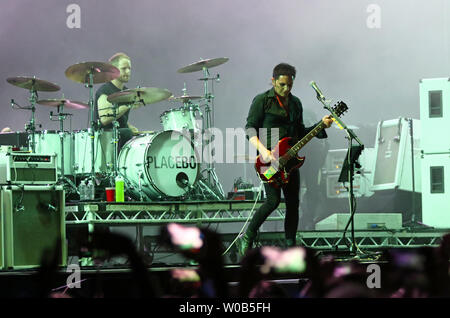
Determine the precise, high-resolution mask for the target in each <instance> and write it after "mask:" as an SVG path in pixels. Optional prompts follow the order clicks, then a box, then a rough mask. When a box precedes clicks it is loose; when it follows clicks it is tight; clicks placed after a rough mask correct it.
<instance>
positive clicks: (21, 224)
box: [0, 185, 67, 269]
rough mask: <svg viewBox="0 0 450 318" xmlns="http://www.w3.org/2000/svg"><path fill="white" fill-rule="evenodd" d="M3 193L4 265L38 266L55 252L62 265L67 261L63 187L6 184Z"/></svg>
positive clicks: (10, 267) (2, 249)
mask: <svg viewBox="0 0 450 318" xmlns="http://www.w3.org/2000/svg"><path fill="white" fill-rule="evenodd" d="M0 196H1V202H2V206H1V210H2V213H1V214H2V224H1V228H2V230H1V231H2V232H3V237H2V245H1V246H0V249H1V254H2V255H3V256H4V259H3V268H5V269H21V268H32V267H38V266H40V265H41V262H42V261H43V258H42V257H43V256H44V255H46V256H45V257H46V259H45V260H46V261H49V260H50V259H51V257H52V256H53V255H54V253H55V252H57V256H58V265H61V266H65V265H67V244H66V228H65V211H64V206H65V198H64V189H63V187H62V186H15V185H13V186H3V187H1V195H0ZM45 253H48V254H45Z"/></svg>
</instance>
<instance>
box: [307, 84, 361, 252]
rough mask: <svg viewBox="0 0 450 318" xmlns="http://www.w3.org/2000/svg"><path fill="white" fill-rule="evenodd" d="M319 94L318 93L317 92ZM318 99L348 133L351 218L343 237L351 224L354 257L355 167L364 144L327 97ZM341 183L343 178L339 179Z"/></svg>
mask: <svg viewBox="0 0 450 318" xmlns="http://www.w3.org/2000/svg"><path fill="white" fill-rule="evenodd" d="M316 92H317V91H316ZM317 99H318V100H319V101H320V102H321V103H322V104H323V106H324V108H325V109H327V110H328V111H329V112H330V113H331V115H332V116H333V119H334V121H336V123H337V124H338V125H339V126H340V127H341V128H342V129H344V130H345V131H346V133H347V137H346V138H347V139H348V144H349V146H348V151H347V154H348V155H347V158H346V163H347V167H348V174H347V179H348V181H349V202H350V218H349V220H348V223H347V225H346V227H345V229H344V233H343V237H345V232H346V231H347V229H348V226H349V225H350V224H351V246H350V253H351V254H352V255H356V254H357V247H356V243H355V226H354V215H355V212H356V209H355V205H354V204H353V203H354V200H355V197H354V189H353V177H354V174H355V165H356V164H357V162H356V161H357V159H358V157H359V154H361V151H362V150H363V149H364V144H363V143H362V142H361V140H359V138H358V136H356V134H355V133H354V132H353V130H352V129H350V128H348V127H347V125H346V124H345V123H344V122H343V121H342V120H341V119H340V118H339V116H337V115H336V113H335V112H334V111H333V109H332V108H331V107H330V102H331V100H326V99H325V97H324V96H323V95H322V94H319V93H318V92H317ZM354 140H355V141H356V142H357V143H358V144H359V146H356V148H355V147H354V146H353V141H354ZM343 172H344V167H343V168H342V172H341V175H343ZM339 181H341V177H340V178H339Z"/></svg>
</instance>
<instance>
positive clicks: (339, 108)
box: [333, 101, 348, 117]
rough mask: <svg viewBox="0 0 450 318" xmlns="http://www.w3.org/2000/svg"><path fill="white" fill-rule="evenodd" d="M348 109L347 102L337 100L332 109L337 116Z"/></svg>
mask: <svg viewBox="0 0 450 318" xmlns="http://www.w3.org/2000/svg"><path fill="white" fill-rule="evenodd" d="M347 110H348V106H347V104H345V103H344V102H342V101H340V102H337V103H336V104H335V105H334V106H333V111H334V112H335V113H336V115H338V117H341V115H342V114H343V113H345V112H346V111H347Z"/></svg>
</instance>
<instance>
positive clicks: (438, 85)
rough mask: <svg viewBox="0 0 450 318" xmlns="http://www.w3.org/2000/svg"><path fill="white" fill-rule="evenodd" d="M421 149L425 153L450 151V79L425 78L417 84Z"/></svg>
mask: <svg viewBox="0 0 450 318" xmlns="http://www.w3.org/2000/svg"><path fill="white" fill-rule="evenodd" d="M419 91H420V124H421V126H422V136H421V139H422V149H423V150H424V151H425V152H431V153H433V152H443V151H445V152H447V151H449V150H450V138H448V136H450V125H448V121H449V120H450V79H449V78H426V79H422V80H421V81H420V84H419Z"/></svg>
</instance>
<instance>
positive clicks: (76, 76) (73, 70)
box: [65, 62, 120, 84]
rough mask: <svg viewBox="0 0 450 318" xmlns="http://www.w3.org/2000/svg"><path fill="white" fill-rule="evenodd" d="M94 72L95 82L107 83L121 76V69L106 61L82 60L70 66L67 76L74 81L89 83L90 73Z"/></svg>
mask: <svg viewBox="0 0 450 318" xmlns="http://www.w3.org/2000/svg"><path fill="white" fill-rule="evenodd" d="M91 73H92V74H93V75H94V76H93V77H94V78H93V83H94V84H98V83H106V82H109V81H112V80H113V79H116V78H118V77H119V76H120V71H119V69H118V68H117V67H115V66H114V65H112V64H109V63H104V62H82V63H78V64H74V65H72V66H69V67H68V68H67V69H66V72H65V74H66V77H67V78H68V79H70V80H72V81H75V82H78V83H83V84H89V74H91Z"/></svg>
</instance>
